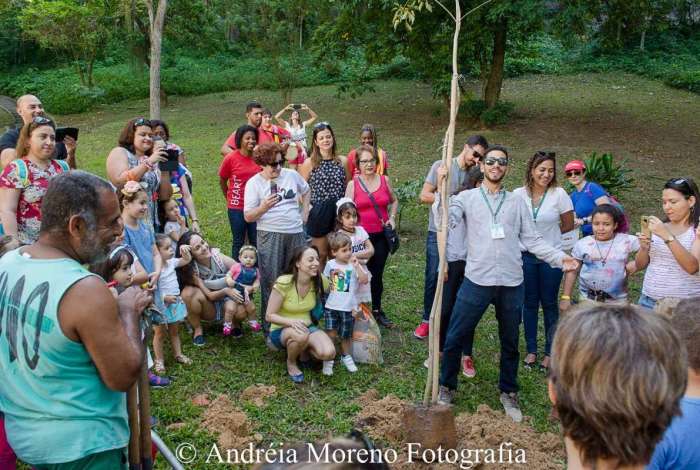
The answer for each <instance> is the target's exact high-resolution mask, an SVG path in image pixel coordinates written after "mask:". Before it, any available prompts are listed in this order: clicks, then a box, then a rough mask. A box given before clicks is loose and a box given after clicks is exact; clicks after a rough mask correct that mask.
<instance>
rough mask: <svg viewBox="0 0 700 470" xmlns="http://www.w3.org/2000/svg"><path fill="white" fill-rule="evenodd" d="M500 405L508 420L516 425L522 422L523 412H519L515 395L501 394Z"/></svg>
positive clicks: (512, 393)
mask: <svg viewBox="0 0 700 470" xmlns="http://www.w3.org/2000/svg"><path fill="white" fill-rule="evenodd" d="M501 404H502V405H503V409H504V410H505V411H506V415H508V417H509V418H510V419H512V420H513V421H515V422H516V423H520V422H521V421H522V420H523V412H522V411H520V405H519V404H518V394H517V393H515V392H511V393H505V392H501Z"/></svg>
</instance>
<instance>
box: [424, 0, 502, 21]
mask: <svg viewBox="0 0 700 470" xmlns="http://www.w3.org/2000/svg"><path fill="white" fill-rule="evenodd" d="M489 1H490V0H489ZM435 3H437V4H438V5H440V6H441V7H442V9H443V10H445V11H446V12H447V14H448V15H450V18H452V21H457V18H455V15H453V14H452V12H451V11H450V10H448V9H447V8H445V5H443V4H442V3H440V0H435Z"/></svg>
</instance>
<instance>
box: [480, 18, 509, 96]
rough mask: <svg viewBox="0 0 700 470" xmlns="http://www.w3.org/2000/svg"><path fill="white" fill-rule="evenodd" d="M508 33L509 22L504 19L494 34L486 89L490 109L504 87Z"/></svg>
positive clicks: (497, 25)
mask: <svg viewBox="0 0 700 470" xmlns="http://www.w3.org/2000/svg"><path fill="white" fill-rule="evenodd" d="M507 32H508V20H507V19H506V17H505V16H504V17H502V18H501V19H500V20H499V21H498V23H497V24H496V29H495V30H494V32H493V54H492V56H491V68H490V70H489V78H488V81H487V82H486V87H485V88H484V101H485V102H486V107H487V108H488V109H491V108H493V107H494V106H496V103H498V99H499V98H500V97H501V87H502V86H503V66H504V63H505V58H506V36H507Z"/></svg>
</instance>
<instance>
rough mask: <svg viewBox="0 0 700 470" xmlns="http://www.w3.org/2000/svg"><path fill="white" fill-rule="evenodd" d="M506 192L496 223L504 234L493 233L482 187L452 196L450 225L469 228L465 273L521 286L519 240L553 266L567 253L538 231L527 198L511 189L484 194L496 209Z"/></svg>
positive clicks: (484, 281)
mask: <svg viewBox="0 0 700 470" xmlns="http://www.w3.org/2000/svg"><path fill="white" fill-rule="evenodd" d="M504 193H505V199H504V201H503V206H502V207H501V210H500V211H499V212H498V214H497V215H496V218H495V223H498V224H501V225H502V227H503V232H504V238H500V239H493V238H492V237H491V227H492V220H491V219H492V216H491V211H490V210H489V207H488V206H487V205H486V201H485V200H484V198H483V197H482V194H481V189H480V188H477V189H470V190H468V191H462V192H461V193H459V194H458V195H456V196H454V197H452V198H450V211H449V218H450V219H449V226H450V227H452V226H453V224H458V223H463V224H466V228H467V237H466V238H467V265H466V268H465V270H464V276H465V277H467V278H469V280H470V281H472V282H473V283H475V284H478V285H480V286H508V287H514V286H518V285H520V284H521V283H522V282H523V260H522V255H521V252H520V243H522V244H523V246H524V247H525V248H526V249H527V250H528V251H529V252H530V253H532V254H534V255H535V256H537V257H538V258H540V259H541V260H543V261H544V262H546V263H548V264H549V265H550V266H552V267H556V268H561V267H562V259H563V257H564V256H565V253H564V252H563V251H561V250H557V249H556V248H554V247H552V246H551V245H550V244H548V243H547V242H546V241H544V239H543V238H542V236H541V235H540V234H539V233H538V232H537V229H536V228H535V224H534V222H533V221H532V215H531V214H530V213H529V212H528V209H527V205H526V204H525V201H524V200H523V199H522V198H520V197H518V196H515V195H514V194H513V193H511V192H507V191H501V192H499V193H497V194H490V193H489V192H488V191H487V190H486V188H484V194H485V195H486V198H487V199H488V201H489V202H490V204H491V208H492V210H493V211H494V212H496V209H497V207H498V204H499V202H500V201H501V198H502V195H503V194H504Z"/></svg>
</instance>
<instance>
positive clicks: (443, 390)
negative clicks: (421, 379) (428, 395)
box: [438, 385, 456, 405]
mask: <svg viewBox="0 0 700 470" xmlns="http://www.w3.org/2000/svg"><path fill="white" fill-rule="evenodd" d="M455 392H456V390H450V389H449V388H447V387H445V386H444V385H440V388H439V390H438V404H440V405H451V404H452V402H453V401H454V400H455Z"/></svg>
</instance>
